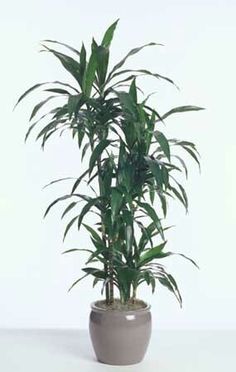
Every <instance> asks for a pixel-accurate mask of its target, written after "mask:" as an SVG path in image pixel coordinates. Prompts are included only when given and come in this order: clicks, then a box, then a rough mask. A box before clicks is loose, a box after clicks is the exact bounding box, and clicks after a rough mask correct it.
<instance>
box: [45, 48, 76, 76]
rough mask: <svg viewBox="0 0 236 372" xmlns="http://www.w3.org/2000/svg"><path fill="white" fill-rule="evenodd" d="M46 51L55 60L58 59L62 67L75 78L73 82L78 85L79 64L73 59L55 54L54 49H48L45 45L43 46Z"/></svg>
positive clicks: (61, 54)
mask: <svg viewBox="0 0 236 372" xmlns="http://www.w3.org/2000/svg"><path fill="white" fill-rule="evenodd" d="M43 47H44V48H45V49H46V51H48V52H50V53H52V54H53V55H54V56H55V57H56V58H58V59H59V61H60V62H61V64H62V66H63V67H64V68H65V69H66V70H67V71H68V72H69V73H70V74H71V75H72V76H73V77H74V78H75V80H76V81H77V82H78V83H79V75H80V64H79V63H78V62H77V61H76V60H75V59H73V58H72V57H70V56H68V55H66V54H63V53H60V52H57V51H56V50H54V49H51V48H48V47H47V46H46V45H43Z"/></svg>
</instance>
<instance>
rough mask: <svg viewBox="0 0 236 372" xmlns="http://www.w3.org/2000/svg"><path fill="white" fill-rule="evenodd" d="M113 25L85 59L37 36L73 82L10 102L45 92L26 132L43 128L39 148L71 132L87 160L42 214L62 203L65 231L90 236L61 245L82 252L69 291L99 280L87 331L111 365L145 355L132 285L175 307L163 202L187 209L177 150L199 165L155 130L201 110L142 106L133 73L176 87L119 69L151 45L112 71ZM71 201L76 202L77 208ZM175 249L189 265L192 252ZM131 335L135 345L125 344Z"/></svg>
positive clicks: (146, 319)
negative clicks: (167, 294) (99, 296)
mask: <svg viewBox="0 0 236 372" xmlns="http://www.w3.org/2000/svg"><path fill="white" fill-rule="evenodd" d="M117 22H118V21H116V22H115V23H113V24H112V25H111V26H110V27H109V28H108V29H107V31H106V32H105V34H104V37H103V39H102V42H101V43H100V44H98V43H97V42H96V41H95V40H94V39H93V40H92V45H91V53H90V55H89V57H88V56H87V51H86V49H85V46H84V44H82V47H81V49H80V50H76V49H74V48H72V47H71V46H69V45H67V44H64V43H60V42H57V41H54V40H45V41H44V42H43V50H44V51H47V52H49V53H50V54H53V55H54V56H55V57H56V58H57V59H58V60H59V61H60V63H61V64H62V65H63V67H64V68H65V69H66V70H67V72H69V73H70V74H71V75H72V76H73V78H74V80H75V84H74V85H72V84H69V83H65V82H60V81H54V82H52V83H48V82H47V83H39V84H36V85H34V86H33V87H31V88H30V89H28V90H27V91H26V92H25V93H24V94H23V95H22V96H21V97H20V98H19V100H18V102H17V104H18V103H19V102H21V101H22V99H23V98H25V97H26V96H27V95H28V94H29V93H31V92H33V91H34V90H36V89H39V88H41V89H43V92H44V93H45V94H47V96H46V98H45V99H44V100H43V101H41V102H40V103H38V104H37V105H36V106H35V107H34V108H33V111H32V113H31V116H30V122H32V121H33V120H35V118H36V117H37V116H38V118H37V120H36V121H34V122H33V123H31V125H30V127H29V130H28V131H27V133H26V137H25V138H26V139H27V138H28V136H29V135H30V134H31V132H32V131H33V130H35V129H37V128H38V126H40V125H41V128H40V129H39V131H38V134H37V138H36V139H37V140H40V141H41V145H42V147H43V148H44V147H45V144H46V143H47V142H48V140H49V139H50V138H51V137H52V136H53V135H54V134H58V133H59V134H62V133H63V132H64V131H70V132H71V135H72V138H73V139H74V140H75V141H77V142H78V147H79V149H80V150H81V154H82V159H84V157H85V156H86V157H87V158H89V166H88V168H87V169H85V170H84V171H83V172H82V173H81V174H80V175H79V176H78V178H77V179H76V180H75V182H74V183H73V187H72V189H71V190H69V192H68V193H67V194H66V195H63V196H61V197H59V198H57V199H56V200H54V201H53V202H52V203H51V204H50V205H49V206H48V208H47V210H46V212H45V216H46V215H47V214H48V212H49V211H50V210H51V208H52V207H53V206H55V205H56V204H57V203H59V202H61V201H66V202H68V204H67V206H66V209H65V210H64V212H63V216H65V215H67V214H68V213H70V214H72V215H73V218H72V219H71V220H70V222H69V224H68V225H67V226H66V229H65V233H64V238H65V237H66V235H67V233H68V232H69V230H70V228H71V227H72V226H74V225H76V226H77V229H78V230H80V229H81V228H82V227H83V228H85V229H86V230H87V231H88V233H89V234H90V237H91V243H92V244H91V247H89V249H84V248H83V247H82V248H80V247H79V248H76V249H69V250H67V251H65V252H64V253H71V252H74V251H76V252H79V251H84V250H85V251H87V253H88V260H87V262H86V266H85V267H84V268H83V269H82V271H83V275H82V276H81V277H79V278H78V279H77V280H76V281H75V282H74V283H73V284H72V286H71V287H70V289H72V288H73V287H74V286H75V285H76V284H77V283H79V282H80V281H81V280H82V279H83V278H85V277H87V276H92V277H93V285H94V286H95V285H96V284H97V283H100V284H101V286H102V293H104V294H105V300H103V301H102V300H101V301H97V302H96V303H94V304H93V305H92V311H91V315H90V334H91V338H92V342H93V345H94V348H95V352H96V355H97V358H98V360H100V361H102V362H105V363H109V364H133V363H137V362H139V361H140V360H141V359H142V358H143V356H144V353H145V351H146V348H147V345H148V342H149V338H150V332H151V315H150V308H149V306H148V305H147V304H146V303H145V302H143V301H141V300H139V299H138V298H137V289H138V287H139V285H140V284H142V283H144V282H145V283H146V284H147V285H149V286H150V287H151V289H152V292H154V291H155V287H156V283H157V282H158V283H160V284H162V285H163V286H165V287H167V288H168V289H169V290H170V291H171V292H172V293H173V294H174V295H175V296H176V298H177V300H178V301H179V303H180V305H181V304H182V298H181V295H180V292H179V289H178V286H177V283H176V281H175V279H174V278H173V276H172V275H171V274H169V273H168V272H167V271H166V269H165V267H164V266H163V265H162V263H161V262H160V260H161V259H162V258H165V257H168V256H170V255H173V254H176V253H173V252H169V251H167V250H166V243H167V241H166V237H165V232H166V230H167V229H168V228H169V227H168V226H164V223H163V221H165V219H166V216H167V209H168V208H167V202H168V200H169V199H172V198H175V199H177V200H179V201H180V202H181V203H182V204H183V206H184V207H185V209H186V210H187V208H188V198H187V194H186V192H185V189H184V187H183V185H182V183H180V181H179V178H178V175H179V174H185V176H186V177H187V172H188V170H187V166H186V163H185V161H184V160H183V158H182V156H181V155H180V154H179V152H178V150H179V149H181V150H182V152H183V153H186V154H187V155H189V156H190V157H192V158H193V159H194V160H195V161H196V162H197V163H198V165H199V157H198V152H197V150H196V147H195V145H194V144H193V143H191V142H189V141H185V140H177V139H167V138H166V136H165V135H164V134H163V132H162V130H161V128H162V126H163V122H164V121H165V119H166V118H168V117H169V116H171V115H174V114H175V113H180V112H187V111H197V110H202V108H201V107H197V106H181V107H175V108H173V109H171V110H170V111H168V112H167V113H165V114H164V115H161V114H160V113H159V111H157V110H156V109H154V108H152V107H150V106H149V104H148V98H149V96H147V97H142V98H140V97H141V96H142V93H141V89H140V87H139V86H138V84H137V80H138V78H139V76H140V75H142V76H143V75H149V76H152V77H154V78H155V79H158V80H164V81H166V82H167V83H170V84H172V85H175V84H174V82H173V81H172V80H171V79H169V78H167V77H165V76H162V75H160V74H157V73H151V72H150V71H148V70H144V69H140V70H131V69H126V68H124V65H125V62H126V60H127V59H128V58H129V57H131V56H133V55H135V54H136V53H138V52H140V51H141V50H142V49H143V48H146V47H148V46H154V45H159V44H156V43H149V44H146V45H143V46H141V47H138V48H135V49H132V50H131V51H130V52H129V53H128V54H127V55H126V56H125V57H124V58H123V59H122V60H121V61H119V62H118V63H117V64H116V65H115V66H114V67H112V68H110V66H109V54H110V45H111V42H112V39H113V34H114V31H115V28H116V26H117ZM52 45H56V47H57V48H56V49H54V48H52ZM58 46H59V47H64V48H66V49H67V50H68V52H67V54H64V53H62V52H59V51H58ZM68 53H69V54H68ZM48 94H49V95H48ZM58 98H60V99H64V103H63V104H60V105H59V106H57V105H56V106H55V107H54V108H53V109H50V111H49V112H46V113H44V114H43V115H42V114H41V116H40V115H39V114H40V112H41V110H42V109H43V108H44V107H45V105H47V103H48V102H49V101H54V100H55V101H56V100H57V99H58ZM62 180H63V179H59V180H55V181H52V182H51V183H50V184H53V183H55V182H60V181H62ZM83 180H85V181H86V182H87V185H88V190H89V193H88V194H87V195H84V194H81V193H80V184H81V182H82V181H83ZM79 201H83V203H84V205H83V207H82V208H79V209H77V208H78V206H79V205H80V204H78V202H79ZM89 212H93V213H94V216H96V217H95V218H96V221H95V223H93V224H92V225H91V224H87V223H85V222H86V220H85V219H86V216H87V214H88V213H89ZM180 255H181V256H182V257H184V258H185V259H187V260H189V261H191V262H192V263H193V264H194V265H196V264H195V262H194V261H193V260H192V259H190V258H188V257H186V256H184V255H183V254H180ZM196 266H197V265H196ZM131 340H136V342H135V343H134V342H132V345H131Z"/></svg>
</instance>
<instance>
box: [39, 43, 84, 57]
mask: <svg viewBox="0 0 236 372" xmlns="http://www.w3.org/2000/svg"><path fill="white" fill-rule="evenodd" d="M42 42H43V43H54V44H59V45H62V46H64V47H66V48H68V49H69V50H71V51H72V52H74V53H75V54H77V55H78V56H79V55H80V52H79V51H78V50H77V49H75V48H73V47H72V46H70V45H68V44H65V43H61V42H60V41H56V40H43V41H42Z"/></svg>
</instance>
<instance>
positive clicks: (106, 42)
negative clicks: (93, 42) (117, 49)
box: [102, 19, 119, 48]
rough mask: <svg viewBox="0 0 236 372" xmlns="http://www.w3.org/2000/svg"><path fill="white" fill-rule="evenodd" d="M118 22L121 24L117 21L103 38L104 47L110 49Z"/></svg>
mask: <svg viewBox="0 0 236 372" xmlns="http://www.w3.org/2000/svg"><path fill="white" fill-rule="evenodd" d="M118 22H119V19H117V20H116V21H115V22H114V23H112V25H111V26H110V27H109V28H108V29H107V30H106V32H105V35H104V36H103V39H102V46H103V47H105V48H109V46H110V44H111V42H112V39H113V35H114V31H115V29H116V26H117V23H118Z"/></svg>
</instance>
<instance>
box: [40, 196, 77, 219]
mask: <svg viewBox="0 0 236 372" xmlns="http://www.w3.org/2000/svg"><path fill="white" fill-rule="evenodd" d="M72 196H73V195H64V196H61V197H60V198H57V199H56V200H54V201H53V202H52V203H51V204H49V206H48V207H47V209H46V212H45V213H44V218H45V217H46V216H47V214H48V213H49V211H50V209H51V208H52V207H53V206H54V205H55V204H57V203H58V202H60V201H63V200H66V199H68V198H71V197H72Z"/></svg>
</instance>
